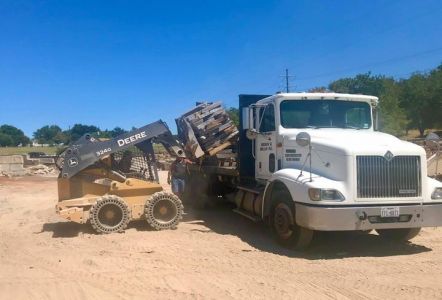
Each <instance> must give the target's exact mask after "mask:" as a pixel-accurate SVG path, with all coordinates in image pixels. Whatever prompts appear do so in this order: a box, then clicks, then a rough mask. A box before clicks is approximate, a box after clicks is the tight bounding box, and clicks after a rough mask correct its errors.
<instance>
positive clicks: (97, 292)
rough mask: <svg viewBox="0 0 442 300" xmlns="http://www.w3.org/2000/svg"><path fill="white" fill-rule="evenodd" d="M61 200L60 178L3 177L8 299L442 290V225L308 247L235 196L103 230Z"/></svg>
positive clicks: (427, 293)
mask: <svg viewBox="0 0 442 300" xmlns="http://www.w3.org/2000/svg"><path fill="white" fill-rule="evenodd" d="M162 175H163V178H164V174H162ZM55 202H56V179H55V178H53V177H52V178H50V177H36V176H33V177H25V178H20V179H6V178H4V177H0V299H82V298H88V299H113V298H117V299H118V298H123V299H128V298H129V299H134V298H142V299H152V298H154V299H172V298H173V299H182V298H184V299H188V298H189V299H192V298H197V299H206V298H217V299H249V298H254V299H255V298H256V299H281V298H286V299H295V298H304V299H336V298H339V299H361V298H362V299H364V298H371V299H385V298H390V299H393V298H401V299H411V298H413V299H415V298H421V299H431V298H433V299H436V298H439V299H441V298H442V229H435V228H428V229H425V230H423V231H422V233H421V234H420V235H419V236H418V237H417V238H415V239H414V240H413V243H409V244H394V243H390V242H386V241H383V240H381V239H380V238H379V237H378V236H377V235H375V234H374V233H373V234H358V233H323V234H320V235H318V236H317V237H316V240H315V241H314V244H313V246H312V247H311V248H310V249H309V250H308V251H307V252H305V253H301V252H294V251H288V250H285V249H284V248H281V247H279V246H278V245H277V244H275V242H274V241H273V240H272V238H271V237H270V235H269V234H268V232H267V230H266V228H265V227H264V225H262V224H254V223H252V222H251V221H249V220H247V219H244V218H243V217H241V216H239V215H236V214H234V213H232V212H231V211H230V208H229V207H227V206H225V205H219V206H216V207H215V208H213V209H211V210H208V211H203V212H196V211H189V210H187V214H186V216H185V218H184V220H183V222H182V223H180V225H179V227H178V229H177V230H171V231H162V232H156V231H151V230H149V229H148V227H147V225H146V224H144V222H138V223H132V224H131V225H130V226H129V229H127V230H126V232H124V233H121V234H111V235H97V234H94V233H93V232H92V231H91V229H90V228H89V227H88V225H78V224H75V223H69V222H65V221H63V220H62V219H60V218H58V217H57V216H56V215H55V213H54V205H55Z"/></svg>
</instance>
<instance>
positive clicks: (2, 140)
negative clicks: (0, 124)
mask: <svg viewBox="0 0 442 300" xmlns="http://www.w3.org/2000/svg"><path fill="white" fill-rule="evenodd" d="M13 144H14V140H13V139H12V138H11V137H10V136H9V135H7V134H4V133H0V147H10V146H13Z"/></svg>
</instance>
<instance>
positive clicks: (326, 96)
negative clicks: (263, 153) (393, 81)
mask: <svg viewBox="0 0 442 300" xmlns="http://www.w3.org/2000/svg"><path fill="white" fill-rule="evenodd" d="M279 99H283V100H342V101H363V102H367V103H369V104H371V105H372V106H376V105H377V103H378V101H379V98H378V97H375V96H369V95H360V94H341V93H279V94H275V95H272V96H270V97H267V98H264V99H261V100H259V101H258V102H257V104H267V103H269V102H272V101H275V100H279Z"/></svg>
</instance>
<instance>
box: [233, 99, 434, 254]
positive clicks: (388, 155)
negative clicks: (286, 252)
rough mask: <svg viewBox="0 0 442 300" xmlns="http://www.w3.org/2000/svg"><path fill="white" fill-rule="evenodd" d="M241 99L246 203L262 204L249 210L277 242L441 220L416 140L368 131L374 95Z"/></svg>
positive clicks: (398, 232) (400, 233) (414, 228)
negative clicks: (251, 182) (251, 193)
mask: <svg viewBox="0 0 442 300" xmlns="http://www.w3.org/2000/svg"><path fill="white" fill-rule="evenodd" d="M254 99H255V100H256V99H257V98H256V97H255V98H254ZM242 100H243V101H241V96H240V109H241V117H240V121H241V128H240V132H241V136H240V147H239V148H240V173H242V176H244V175H248V176H249V177H250V176H251V175H252V176H254V179H255V182H256V184H257V185H258V186H262V187H263V190H262V192H261V195H259V196H257V197H255V198H254V199H255V201H258V202H257V203H255V204H253V205H251V206H252V207H256V206H260V209H259V210H256V209H255V211H254V214H259V217H260V218H262V219H264V220H267V221H268V222H269V223H270V225H271V226H272V228H273V229H274V231H275V232H276V236H277V238H278V240H279V241H280V242H282V243H285V244H288V245H294V246H295V247H298V246H299V247H302V246H303V245H306V244H308V242H309V240H310V239H311V236H312V234H313V231H314V230H323V231H337V230H364V231H367V230H372V229H376V230H377V232H378V233H379V234H380V235H381V236H384V237H388V238H392V239H400V240H404V239H406V240H408V239H410V238H412V237H413V236H415V235H417V234H418V232H419V230H420V228H421V227H428V226H439V225H441V223H442V183H441V182H439V181H437V180H434V179H431V178H429V177H428V176H427V168H426V153H425V151H424V149H423V148H422V147H420V146H417V145H415V144H412V143H409V142H406V141H403V140H400V139H398V138H396V137H394V136H392V135H389V134H386V133H382V132H378V131H376V119H377V117H376V107H377V105H378V98H377V97H374V96H366V95H351V94H338V93H281V94H276V95H273V96H268V97H264V98H262V99H260V100H258V101H254V100H253V97H252V98H251V97H247V95H243V96H242ZM245 138H246V139H248V141H245ZM252 161H253V165H254V170H253V171H252V170H250V167H251V166H252ZM246 190H247V189H243V192H240V194H241V193H242V194H241V195H239V196H237V198H238V199H239V198H241V200H238V199H237V200H236V202H237V204H238V203H244V199H245V198H246V197H247V192H245V191H246ZM240 191H241V188H240ZM249 207H250V205H249ZM243 209H244V208H243ZM245 210H250V209H245Z"/></svg>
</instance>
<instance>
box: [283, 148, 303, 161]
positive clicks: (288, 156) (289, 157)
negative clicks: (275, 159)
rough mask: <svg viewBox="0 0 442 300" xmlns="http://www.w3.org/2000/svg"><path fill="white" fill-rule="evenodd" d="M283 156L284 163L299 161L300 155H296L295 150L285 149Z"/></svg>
mask: <svg viewBox="0 0 442 300" xmlns="http://www.w3.org/2000/svg"><path fill="white" fill-rule="evenodd" d="M284 156H285V160H286V161H300V159H301V157H302V154H300V153H296V149H287V150H285V155H284Z"/></svg>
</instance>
